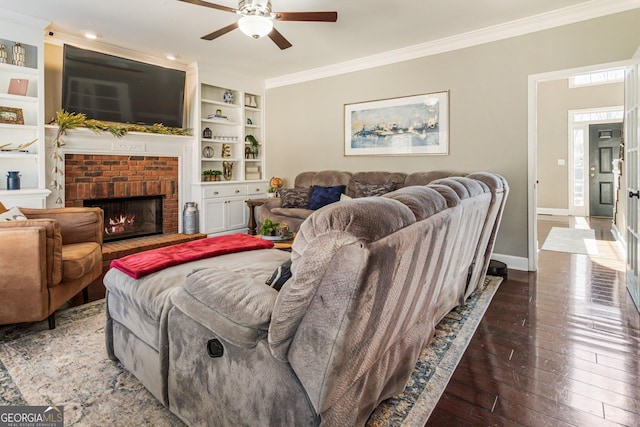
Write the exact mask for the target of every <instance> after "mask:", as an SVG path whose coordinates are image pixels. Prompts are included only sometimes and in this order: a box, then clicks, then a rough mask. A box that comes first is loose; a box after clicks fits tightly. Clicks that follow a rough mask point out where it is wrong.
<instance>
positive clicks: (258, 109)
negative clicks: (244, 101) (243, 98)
mask: <svg viewBox="0 0 640 427" xmlns="http://www.w3.org/2000/svg"><path fill="white" fill-rule="evenodd" d="M244 109H245V110H247V111H255V112H256V113H259V112H260V111H262V110H261V109H260V108H258V107H249V106H246V107H244Z"/></svg>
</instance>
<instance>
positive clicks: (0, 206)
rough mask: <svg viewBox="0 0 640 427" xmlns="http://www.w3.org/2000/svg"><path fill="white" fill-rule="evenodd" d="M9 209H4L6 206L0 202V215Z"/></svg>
mask: <svg viewBox="0 0 640 427" xmlns="http://www.w3.org/2000/svg"><path fill="white" fill-rule="evenodd" d="M7 210H8V209H7V208H5V207H4V205H3V204H2V202H0V214H1V213H5V212H6V211H7Z"/></svg>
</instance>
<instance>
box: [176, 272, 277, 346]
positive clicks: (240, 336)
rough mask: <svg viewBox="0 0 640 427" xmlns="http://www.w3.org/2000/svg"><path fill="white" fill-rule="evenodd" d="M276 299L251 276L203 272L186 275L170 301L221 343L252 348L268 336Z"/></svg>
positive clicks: (272, 292)
mask: <svg viewBox="0 0 640 427" xmlns="http://www.w3.org/2000/svg"><path fill="white" fill-rule="evenodd" d="M277 296H278V292H277V291H276V290H275V289H273V288H271V287H269V286H267V285H266V284H265V283H264V282H262V281H261V280H257V279H256V278H254V276H253V275H249V274H243V273H242V272H233V271H229V270H218V269H204V270H197V271H194V272H193V273H191V274H189V275H188V276H187V279H186V283H185V286H184V288H182V289H180V290H178V291H177V292H176V293H174V294H172V295H171V301H172V302H173V304H174V305H175V306H176V307H178V308H179V309H180V310H181V311H182V312H184V313H186V314H188V315H189V317H191V318H192V319H194V320H196V321H197V322H199V323H200V324H202V325H203V326H205V327H207V328H208V329H209V330H211V331H212V332H214V333H215V334H216V335H217V336H218V337H220V338H222V339H223V340H225V341H227V342H229V343H231V344H233V345H236V346H239V347H244V348H252V347H255V345H256V344H257V343H258V341H260V340H262V339H265V338H266V336H267V331H268V330H269V323H270V322H271V312H272V311H273V306H274V304H275V301H276V298H277Z"/></svg>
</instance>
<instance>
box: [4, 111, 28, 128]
mask: <svg viewBox="0 0 640 427" xmlns="http://www.w3.org/2000/svg"><path fill="white" fill-rule="evenodd" d="M0 123H5V124H10V125H23V124H24V116H23V115H22V108H12V107H0Z"/></svg>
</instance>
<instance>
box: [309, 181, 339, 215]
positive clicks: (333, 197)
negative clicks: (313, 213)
mask: <svg viewBox="0 0 640 427" xmlns="http://www.w3.org/2000/svg"><path fill="white" fill-rule="evenodd" d="M345 188H347V187H346V186H345V185H336V186H334V187H321V186H319V185H314V186H313V191H312V192H311V200H309V209H311V210H316V209H320V208H321V207H323V206H326V205H328V204H331V203H334V202H337V201H339V200H340V195H341V194H342V193H343V192H344V190H345Z"/></svg>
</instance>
